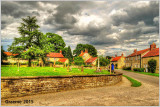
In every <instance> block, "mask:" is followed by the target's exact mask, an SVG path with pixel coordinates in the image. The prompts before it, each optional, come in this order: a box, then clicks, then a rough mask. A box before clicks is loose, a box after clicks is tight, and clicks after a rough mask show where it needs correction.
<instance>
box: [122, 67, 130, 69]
mask: <svg viewBox="0 0 160 107" xmlns="http://www.w3.org/2000/svg"><path fill="white" fill-rule="evenodd" d="M123 70H131V67H123Z"/></svg>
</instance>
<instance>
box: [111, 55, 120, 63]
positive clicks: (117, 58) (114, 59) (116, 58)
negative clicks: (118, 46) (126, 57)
mask: <svg viewBox="0 0 160 107" xmlns="http://www.w3.org/2000/svg"><path fill="white" fill-rule="evenodd" d="M120 58H121V56H117V57H115V58H113V59H112V62H115V61H118V60H119V59H120Z"/></svg>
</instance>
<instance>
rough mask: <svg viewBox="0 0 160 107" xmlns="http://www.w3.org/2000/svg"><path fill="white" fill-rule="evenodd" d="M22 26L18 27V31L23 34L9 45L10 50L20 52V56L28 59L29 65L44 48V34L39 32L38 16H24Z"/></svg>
mask: <svg viewBox="0 0 160 107" xmlns="http://www.w3.org/2000/svg"><path fill="white" fill-rule="evenodd" d="M22 21H23V22H22V23H21V26H20V27H18V31H19V33H20V35H21V37H19V38H14V41H13V43H12V45H11V46H10V47H9V49H8V50H9V51H11V52H13V53H18V54H19V56H20V57H23V58H25V59H28V66H31V60H32V59H34V58H35V57H36V55H37V54H39V53H43V52H44V51H43V52H40V51H41V50H40V49H42V48H41V46H39V45H40V44H41V38H43V34H42V33H41V32H39V30H38V28H39V25H37V19H36V17H30V16H28V17H27V18H22Z"/></svg>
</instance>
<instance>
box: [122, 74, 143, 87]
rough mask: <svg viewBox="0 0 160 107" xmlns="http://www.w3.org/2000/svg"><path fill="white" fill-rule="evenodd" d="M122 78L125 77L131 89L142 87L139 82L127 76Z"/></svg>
mask: <svg viewBox="0 0 160 107" xmlns="http://www.w3.org/2000/svg"><path fill="white" fill-rule="evenodd" d="M123 76H124V77H126V78H127V79H128V80H129V81H130V82H131V83H132V85H131V87H140V86H141V85H142V83H141V82H139V81H137V80H135V79H133V78H131V77H129V76H127V75H123ZM137 84H138V85H137Z"/></svg>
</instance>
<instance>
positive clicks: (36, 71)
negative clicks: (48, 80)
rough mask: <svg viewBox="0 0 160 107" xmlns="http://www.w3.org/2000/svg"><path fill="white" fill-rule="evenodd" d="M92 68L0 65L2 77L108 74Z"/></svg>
mask: <svg viewBox="0 0 160 107" xmlns="http://www.w3.org/2000/svg"><path fill="white" fill-rule="evenodd" d="M94 71H95V70H94V69H84V72H81V69H80V70H78V68H72V70H71V71H69V72H67V68H55V71H54V68H53V67H20V68H19V71H18V67H1V76H2V77H12V76H58V75H92V74H110V73H109V72H108V71H106V70H103V72H94Z"/></svg>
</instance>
